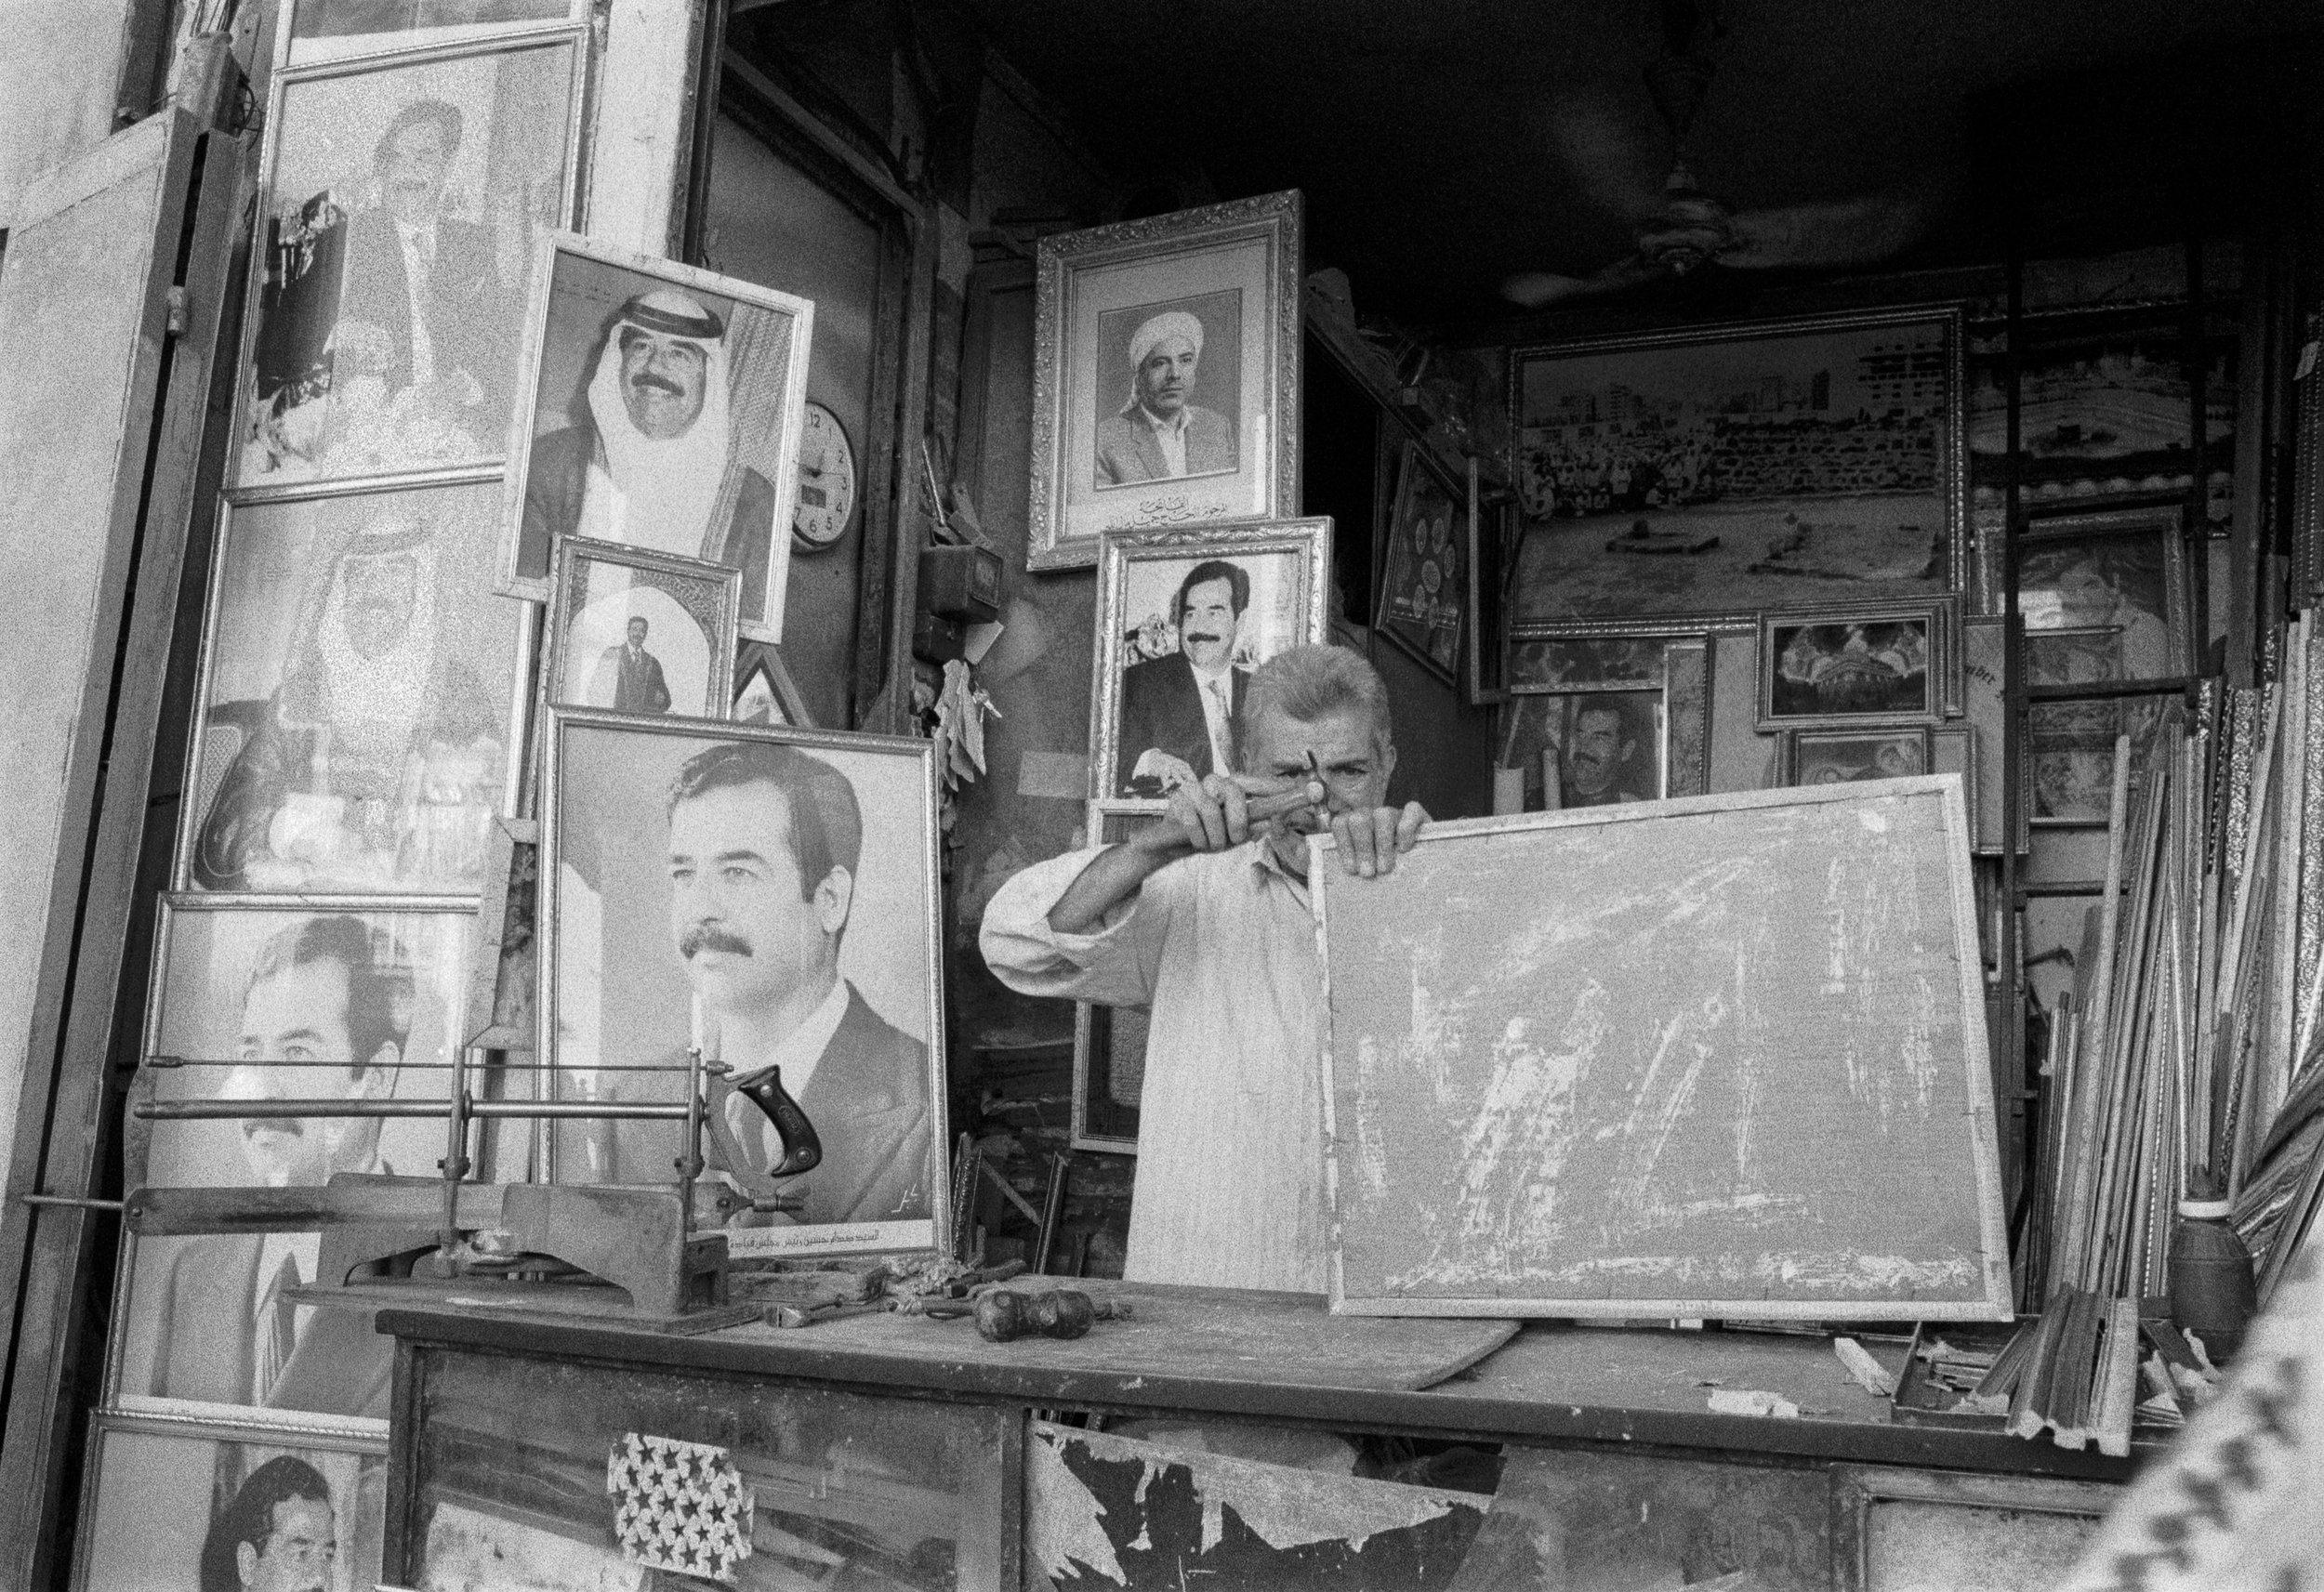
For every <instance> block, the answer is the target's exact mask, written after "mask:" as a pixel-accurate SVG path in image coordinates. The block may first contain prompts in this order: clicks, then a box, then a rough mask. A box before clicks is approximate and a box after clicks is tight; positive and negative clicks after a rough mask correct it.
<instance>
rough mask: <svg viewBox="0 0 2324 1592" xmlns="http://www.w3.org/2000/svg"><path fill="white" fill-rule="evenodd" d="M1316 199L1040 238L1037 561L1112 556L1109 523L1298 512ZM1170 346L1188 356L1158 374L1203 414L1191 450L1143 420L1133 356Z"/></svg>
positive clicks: (1033, 549)
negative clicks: (1306, 241) (1304, 220)
mask: <svg viewBox="0 0 2324 1592" xmlns="http://www.w3.org/2000/svg"><path fill="white" fill-rule="evenodd" d="M1302 211H1303V201H1302V200H1301V196H1300V193H1299V191H1297V190H1289V191H1284V192H1281V193H1268V194H1261V195H1260V196H1258V197H1256V198H1251V199H1237V200H1232V201H1229V202H1228V203H1226V204H1208V205H1204V206H1202V207H1200V208H1198V209H1193V210H1182V211H1179V212H1177V213H1175V214H1173V215H1169V216H1155V217H1145V218H1143V219H1140V220H1135V221H1122V222H1117V223H1116V224H1114V225H1112V226H1108V227H1096V228H1091V229H1089V230H1086V231H1079V232H1063V233H1056V234H1052V235H1050V236H1048V237H1045V238H1042V239H1041V240H1039V242H1038V243H1037V244H1036V245H1035V268H1036V270H1037V284H1036V288H1035V295H1036V307H1035V347H1034V377H1033V409H1034V421H1033V493H1032V502H1031V519H1032V525H1031V543H1030V552H1029V555H1028V558H1027V559H1026V563H1027V567H1029V568H1031V569H1036V570H1052V569H1069V568H1074V567H1076V566H1081V565H1087V564H1092V563H1095V562H1096V561H1097V559H1098V557H1099V537H1100V536H1101V534H1102V533H1104V532H1107V531H1134V530H1142V529H1146V528H1150V527H1155V526H1171V525H1176V526H1182V527H1185V526H1198V525H1201V524H1203V523H1205V522H1208V521H1212V520H1253V519H1262V518H1289V517H1291V516H1293V515H1296V514H1297V513H1298V512H1299V506H1300V493H1299V414H1300V359H1301V297H1300V296H1301V282H1302V280H1303V276H1304V264H1303V258H1302V252H1301V216H1302ZM1157 322H1159V323H1158V324H1157ZM1190 327H1198V328H1199V331H1190V330H1189V328H1190ZM1174 340H1175V341H1182V342H1183V344H1184V348H1183V349H1179V350H1178V351H1177V352H1176V353H1173V352H1172V344H1173V341H1174ZM1157 347H1159V348H1160V349H1162V356H1163V357H1169V358H1174V359H1180V360H1181V361H1182V362H1185V363H1186V365H1187V368H1185V369H1181V370H1177V371H1175V372H1173V373H1170V374H1169V375H1157V376H1156V378H1155V379H1157V380H1159V381H1162V382H1163V383H1165V384H1166V387H1165V388H1157V390H1156V393H1155V401H1157V402H1160V403H1162V404H1163V405H1165V407H1169V406H1170V405H1172V404H1175V405H1178V406H1179V407H1178V408H1174V409H1172V410H1171V414H1173V415H1175V414H1180V413H1183V414H1186V415H1187V416H1188V418H1187V420H1186V422H1185V423H1184V429H1183V431H1182V439H1183V440H1182V441H1180V442H1179V444H1178V446H1179V449H1180V451H1181V453H1182V454H1183V457H1182V458H1178V459H1173V458H1171V457H1170V456H1169V454H1168V453H1167V451H1166V450H1165V449H1164V447H1163V445H1162V443H1161V442H1160V441H1156V440H1155V439H1154V438H1153V436H1152V435H1151V431H1152V425H1153V423H1152V422H1151V421H1147V422H1145V423H1144V426H1143V428H1142V425H1141V410H1140V405H1141V402H1142V400H1141V398H1140V390H1141V389H1140V388H1138V386H1137V383H1138V380H1139V377H1138V374H1137V372H1136V370H1135V368H1134V367H1135V366H1136V365H1137V364H1139V363H1141V362H1144V361H1145V360H1146V359H1148V358H1150V357H1155V349H1156V348H1157ZM1230 353H1231V354H1232V356H1233V358H1232V363H1233V367H1234V375H1233V376H1232V378H1231V379H1227V378H1222V377H1221V375H1219V374H1218V373H1219V370H1220V367H1221V365H1223V364H1225V363H1227V362H1228V360H1227V356H1228V355H1229V354H1230ZM1133 354H1134V355H1135V356H1136V358H1135V359H1133V358H1132V355H1133ZM1189 354H1191V360H1190V361H1188V360H1186V356H1187V355H1189ZM1206 357H1208V358H1209V359H1210V363H1209V364H1208V366H1206V365H1205V364H1204V363H1203V361H1204V359H1205V358H1206ZM1145 413H1147V414H1151V413H1152V412H1151V411H1147V412H1145Z"/></svg>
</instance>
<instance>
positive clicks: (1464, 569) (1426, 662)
mask: <svg viewBox="0 0 2324 1592" xmlns="http://www.w3.org/2000/svg"><path fill="white" fill-rule="evenodd" d="M1471 509H1472V504H1471V503H1470V501H1469V499H1468V498H1467V497H1466V496H1465V495H1464V494H1463V493H1462V490H1461V489H1460V488H1459V487H1457V486H1456V485H1455V484H1454V483H1452V482H1450V481H1447V480H1446V479H1445V478H1444V477H1443V476H1442V475H1441V474H1439V473H1438V471H1437V468H1436V463H1435V461H1434V460H1433V458H1432V457H1430V455H1429V453H1428V450H1426V449H1425V448H1422V447H1421V446H1420V445H1419V443H1418V442H1415V441H1409V440H1407V441H1406V442H1405V444H1404V463H1403V467H1402V468H1401V469H1399V470H1398V472H1397V475H1396V496H1395V507H1393V510H1392V511H1391V512H1390V514H1389V517H1388V535H1387V541H1386V545H1385V546H1382V547H1381V549H1380V590H1379V592H1378V593H1377V594H1376V597H1375V599H1374V602H1373V618H1372V629H1373V631H1374V632H1375V633H1376V634H1378V635H1380V636H1384V637H1386V638H1388V639H1389V640H1391V641H1393V642H1394V643H1395V644H1396V645H1397V646H1398V647H1399V648H1401V649H1402V650H1403V651H1405V652H1406V654H1408V655H1409V656H1410V657H1411V658H1412V660H1413V662H1415V663H1417V664H1419V665H1420V666H1421V667H1422V668H1424V669H1426V670H1427V671H1428V672H1429V673H1431V674H1433V675H1434V676H1435V677H1436V678H1438V679H1441V680H1443V681H1444V682H1445V683H1446V685H1448V686H1452V687H1455V688H1456V689H1458V688H1459V686H1460V685H1461V683H1462V681H1461V664H1462V656H1461V654H1462V651H1463V650H1464V648H1466V649H1467V650H1468V651H1472V652H1473V651H1474V650H1475V642H1474V639H1473V638H1472V635H1471V619H1472V614H1473V612H1474V609H1473V607H1472V601H1471V599H1472V585H1473V582H1474V578H1475V568H1476V566H1475V561H1474V552H1475V546H1474V542H1475V536H1476V519H1475V516H1474V514H1473V513H1472V512H1471ZM1469 662H1470V664H1471V666H1472V671H1473V668H1474V663H1475V660H1474V659H1473V658H1471V659H1470V660H1469ZM1470 683H1471V684H1472V685H1473V684H1474V683H1475V682H1474V680H1473V678H1472V680H1471V681H1470Z"/></svg>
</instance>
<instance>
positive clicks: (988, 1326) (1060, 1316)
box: [976, 1288, 1130, 1343]
mask: <svg viewBox="0 0 2324 1592" xmlns="http://www.w3.org/2000/svg"><path fill="white" fill-rule="evenodd" d="M1129 1313H1130V1310H1129V1305H1128V1304H1126V1303H1123V1302H1120V1301H1117V1300H1112V1299H1092V1298H1090V1297H1089V1295H1087V1294H1085V1293H1082V1292H1081V1291H1080V1290H1079V1289H1077V1288H1043V1289H1039V1290H1037V1291H1036V1290H1019V1289H1015V1288H995V1289H993V1290H992V1291H991V1292H989V1293H984V1294H979V1295H978V1296H977V1297H976V1330H977V1335H979V1336H981V1337H983V1338H984V1341H985V1342H987V1343H1008V1342H1010V1340H1012V1339H1015V1338H1020V1337H1058V1338H1076V1337H1079V1336H1081V1335H1083V1334H1084V1333H1086V1332H1088V1331H1089V1327H1090V1325H1091V1323H1093V1322H1102V1321H1126V1320H1128V1319H1129Z"/></svg>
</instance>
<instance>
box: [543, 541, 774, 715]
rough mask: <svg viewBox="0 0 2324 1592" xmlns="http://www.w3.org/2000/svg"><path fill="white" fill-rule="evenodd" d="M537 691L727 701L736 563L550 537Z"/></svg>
mask: <svg viewBox="0 0 2324 1592" xmlns="http://www.w3.org/2000/svg"><path fill="white" fill-rule="evenodd" d="M556 569H557V572H556V580H555V582H554V584H553V587H552V589H553V590H554V592H555V594H556V595H555V597H554V598H553V599H551V600H550V602H549V605H548V651H546V653H545V654H544V656H545V657H546V659H547V661H548V662H547V667H546V669H545V671H544V678H543V679H542V682H541V690H542V693H543V700H545V701H546V702H548V704H549V705H550V706H552V707H600V708H604V709H606V710H608V711H610V712H614V713H648V714H654V713H667V714H675V715H676V716H678V717H681V718H723V717H726V716H727V713H728V711H729V709H731V708H732V707H733V685H732V683H731V680H730V675H731V672H732V670H733V666H734V622H735V612H736V609H737V608H738V606H739V604H740V602H741V598H742V584H743V575H742V572H741V571H740V570H735V569H729V568H725V567H723V566H720V565H718V564H706V563H704V562H703V561H702V560H701V559H680V558H672V557H670V556H669V555H668V554H666V553H650V552H647V551H646V550H645V549H643V548H641V547H628V546H622V545H621V544H620V543H617V542H592V541H588V540H585V539H583V538H581V537H560V538H559V539H558V543H557V566H556Z"/></svg>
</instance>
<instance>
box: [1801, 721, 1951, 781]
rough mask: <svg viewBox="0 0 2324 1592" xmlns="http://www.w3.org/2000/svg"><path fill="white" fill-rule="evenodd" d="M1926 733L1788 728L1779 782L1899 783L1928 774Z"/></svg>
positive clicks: (1921, 730)
mask: <svg viewBox="0 0 2324 1592" xmlns="http://www.w3.org/2000/svg"><path fill="white" fill-rule="evenodd" d="M1930 756H1931V754H1930V743H1929V730H1928V729H1927V728H1926V727H1925V726H1921V727H1916V728H1910V729H1903V730H1786V731H1784V738H1783V770H1784V777H1783V783H1785V784H1787V785H1838V784H1848V783H1854V782H1855V781H1857V780H1901V779H1905V778H1907V777H1908V776H1910V775H1914V774H1925V773H1928V772H1929V771H1930Z"/></svg>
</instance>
